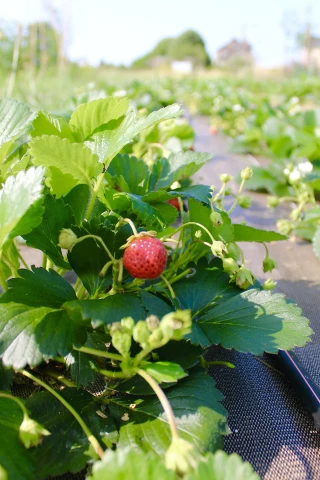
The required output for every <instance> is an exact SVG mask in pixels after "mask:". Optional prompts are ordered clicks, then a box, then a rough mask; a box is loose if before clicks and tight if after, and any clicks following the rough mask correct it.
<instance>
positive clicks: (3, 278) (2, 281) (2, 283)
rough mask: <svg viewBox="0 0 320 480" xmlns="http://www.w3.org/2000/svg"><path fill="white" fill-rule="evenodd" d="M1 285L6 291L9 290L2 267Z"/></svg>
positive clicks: (0, 271)
mask: <svg viewBox="0 0 320 480" xmlns="http://www.w3.org/2000/svg"><path fill="white" fill-rule="evenodd" d="M0 258H1V256H0ZM0 286H1V288H2V290H3V291H4V292H7V291H8V285H7V282H6V279H5V276H4V275H3V271H2V269H1V268H0Z"/></svg>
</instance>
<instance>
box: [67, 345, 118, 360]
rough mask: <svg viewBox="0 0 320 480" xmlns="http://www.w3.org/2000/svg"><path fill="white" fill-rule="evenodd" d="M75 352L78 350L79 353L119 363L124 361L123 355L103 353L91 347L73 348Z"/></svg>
mask: <svg viewBox="0 0 320 480" xmlns="http://www.w3.org/2000/svg"><path fill="white" fill-rule="evenodd" d="M73 350H77V351H78V352H83V353H88V354H89V355H95V356H96V357H102V358H108V359H109V360H116V361H119V362H122V361H123V357H122V355H119V354H118V353H109V352H103V351H102V350H96V349H95V348H89V347H80V348H76V347H73Z"/></svg>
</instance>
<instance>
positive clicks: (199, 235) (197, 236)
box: [194, 230, 202, 238]
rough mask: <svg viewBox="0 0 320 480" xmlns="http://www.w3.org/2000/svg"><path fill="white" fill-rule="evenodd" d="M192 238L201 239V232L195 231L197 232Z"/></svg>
mask: <svg viewBox="0 0 320 480" xmlns="http://www.w3.org/2000/svg"><path fill="white" fill-rule="evenodd" d="M194 236H195V237H196V238H201V237H202V232H201V230H197V231H196V232H195V234H194Z"/></svg>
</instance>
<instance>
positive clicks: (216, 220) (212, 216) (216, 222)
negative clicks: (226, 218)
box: [210, 210, 223, 227]
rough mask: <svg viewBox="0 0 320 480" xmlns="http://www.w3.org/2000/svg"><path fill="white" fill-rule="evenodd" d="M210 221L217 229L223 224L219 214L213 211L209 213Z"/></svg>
mask: <svg viewBox="0 0 320 480" xmlns="http://www.w3.org/2000/svg"><path fill="white" fill-rule="evenodd" d="M210 220H211V221H212V223H213V225H214V226H215V227H218V226H219V225H222V224H223V219H222V216H221V214H220V213H219V212H216V211H215V210H213V212H211V214H210Z"/></svg>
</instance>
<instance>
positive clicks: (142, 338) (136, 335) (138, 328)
mask: <svg viewBox="0 0 320 480" xmlns="http://www.w3.org/2000/svg"><path fill="white" fill-rule="evenodd" d="M149 336H150V331H149V329H148V326H147V323H146V322H145V321H143V320H139V322H137V323H136V324H135V326H134V327H133V339H134V341H135V342H137V343H139V344H140V345H141V347H142V348H144V346H145V344H146V343H147V341H148V339H149Z"/></svg>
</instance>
